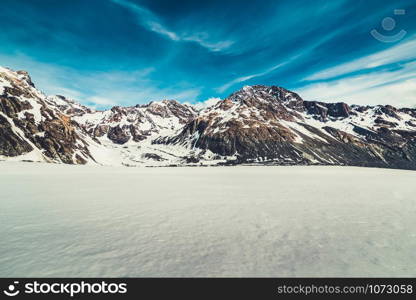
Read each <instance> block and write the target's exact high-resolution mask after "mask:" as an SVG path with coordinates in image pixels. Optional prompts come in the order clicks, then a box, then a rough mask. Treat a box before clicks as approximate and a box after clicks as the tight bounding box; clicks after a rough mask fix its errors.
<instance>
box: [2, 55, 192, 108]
mask: <svg viewBox="0 0 416 300" xmlns="http://www.w3.org/2000/svg"><path fill="white" fill-rule="evenodd" d="M0 66H6V67H11V68H12V69H25V70H27V71H29V74H30V75H31V77H32V80H33V81H34V83H35V85H36V86H37V87H38V88H39V89H41V90H42V91H43V92H44V93H46V94H47V95H54V94H60V95H63V96H66V97H68V98H72V99H74V100H77V101H79V102H81V103H83V104H86V105H90V106H93V107H96V108H107V107H110V106H113V105H135V104H144V103H148V102H150V101H156V100H163V99H174V100H178V101H181V102H185V101H188V102H195V100H196V98H197V97H198V96H199V94H200V89H199V88H195V87H186V86H174V87H169V88H163V87H162V88H160V87H159V84H158V83H157V82H154V81H152V80H151V79H150V78H149V74H151V73H152V72H153V69H152V68H145V69H141V70H136V71H131V72H123V71H108V72H80V71H78V70H74V69H70V68H65V67H62V66H55V65H53V64H46V63H41V62H38V61H35V60H33V59H31V58H30V57H28V56H24V55H17V54H16V55H13V56H6V55H0Z"/></svg>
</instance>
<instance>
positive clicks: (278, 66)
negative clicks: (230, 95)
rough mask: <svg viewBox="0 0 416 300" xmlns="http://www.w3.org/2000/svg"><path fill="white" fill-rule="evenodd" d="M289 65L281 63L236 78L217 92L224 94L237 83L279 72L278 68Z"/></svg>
mask: <svg viewBox="0 0 416 300" xmlns="http://www.w3.org/2000/svg"><path fill="white" fill-rule="evenodd" d="M288 63H289V61H286V62H283V63H279V64H277V65H275V66H273V67H271V68H268V69H266V70H264V71H262V72H259V73H255V74H250V75H246V76H242V77H238V78H236V79H234V80H231V81H229V82H227V83H226V84H224V85H222V86H220V87H219V88H217V91H218V92H220V93H223V92H225V91H226V90H227V89H228V88H230V87H232V86H233V85H235V84H237V83H241V82H245V81H248V80H250V79H253V78H257V77H261V76H264V75H267V74H269V73H271V72H273V71H275V70H277V69H278V68H280V67H283V66H284V65H286V64H288Z"/></svg>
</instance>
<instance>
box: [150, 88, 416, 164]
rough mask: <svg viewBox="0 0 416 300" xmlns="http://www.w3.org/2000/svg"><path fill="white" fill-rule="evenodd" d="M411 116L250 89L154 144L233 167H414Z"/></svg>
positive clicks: (277, 90)
mask: <svg viewBox="0 0 416 300" xmlns="http://www.w3.org/2000/svg"><path fill="white" fill-rule="evenodd" d="M414 113H415V110H410V109H396V108H394V107H392V106H377V107H361V106H353V107H350V106H349V105H347V104H346V103H324V102H316V101H304V100H302V99H301V98H300V97H299V95H297V94H295V93H293V92H290V91H288V90H285V89H283V88H279V87H266V86H253V87H245V88H244V89H242V90H240V91H238V92H236V93H234V94H232V95H231V96H230V97H228V98H227V99H225V100H224V101H222V102H219V103H217V104H216V105H214V106H212V107H210V108H208V109H206V110H204V111H203V112H201V113H200V114H199V116H198V117H196V118H195V119H194V120H193V121H191V122H190V123H189V124H187V125H186V126H184V128H183V130H182V131H181V133H180V134H178V135H176V136H174V137H170V138H160V139H158V140H156V141H155V143H166V144H182V145H190V147H192V148H194V149H202V150H209V151H211V152H213V153H215V154H219V155H220V156H225V157H234V159H235V161H234V162H235V163H247V162H257V163H270V164H315V163H317V164H335V165H355V166H373V167H394V168H407V169H416V152H415V149H416V148H415V147H416V131H415V129H414V127H413V126H412V124H411V122H412V121H409V120H413V122H414Z"/></svg>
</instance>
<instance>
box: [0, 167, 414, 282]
mask: <svg viewBox="0 0 416 300" xmlns="http://www.w3.org/2000/svg"><path fill="white" fill-rule="evenodd" d="M0 170H1V172H0V189H1V201H0V206H1V209H0V222H1V226H0V239H1V243H0V266H1V267H0V277H32V276H34V277H61V276H63V277H67V276H74V277H90V276H93V277H95V276H107V277H113V276H115V277H118V276H122V277H124V276H139V277H140V276H156V277H159V276H312V277H316V276H329V277H332V276H353V277H354V276H370V277H372V276H380V277H383V276H411V277H414V276H416V252H415V251H414V250H415V249H416V229H415V228H416V226H415V225H416V219H415V214H416V198H415V194H416V187H415V185H414V183H415V180H416V173H415V172H414V171H404V170H387V169H371V168H354V167H318V166H310V167H304V166H303V167H298V166H297V167H249V166H239V167H207V168H191V167H183V168H126V167H105V166H93V165H90V166H71V165H59V164H46V163H19V162H2V163H0Z"/></svg>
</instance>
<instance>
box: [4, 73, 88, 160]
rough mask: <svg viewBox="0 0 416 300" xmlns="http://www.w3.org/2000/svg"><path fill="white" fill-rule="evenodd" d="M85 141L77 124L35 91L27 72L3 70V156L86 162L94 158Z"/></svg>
mask: <svg viewBox="0 0 416 300" xmlns="http://www.w3.org/2000/svg"><path fill="white" fill-rule="evenodd" d="M85 138H86V136H85V135H84V133H83V131H82V129H81V128H80V127H79V126H78V124H77V123H75V122H73V121H72V120H71V118H69V117H68V116H67V115H65V114H64V113H63V112H62V111H60V110H59V109H58V108H57V107H56V106H54V105H51V103H50V102H49V101H48V99H47V98H46V97H45V96H44V95H43V94H42V93H40V92H39V91H38V90H36V89H35V87H34V84H33V83H32V81H31V79H30V77H29V75H28V74H27V72H24V71H17V72H13V71H11V70H9V69H5V68H1V69H0V141H1V144H0V155H2V156H6V157H15V156H22V155H23V157H24V158H27V159H29V160H46V161H51V162H63V163H69V164H74V163H77V164H79V163H86V162H87V161H88V160H93V158H92V156H91V154H90V152H89V150H88V146H89V144H88V143H87V141H86V140H85ZM87 138H88V137H87ZM88 139H89V138H88Z"/></svg>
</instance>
